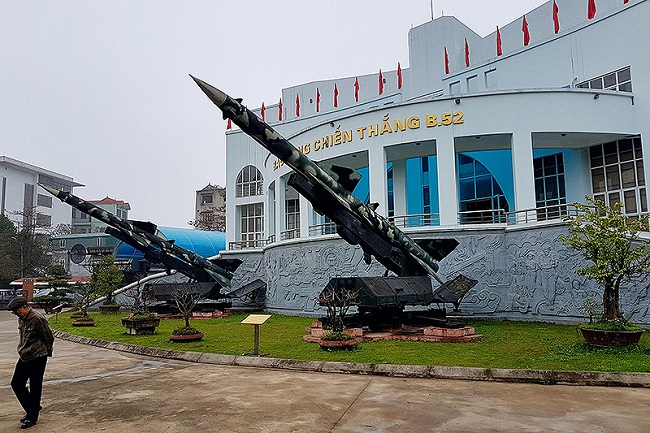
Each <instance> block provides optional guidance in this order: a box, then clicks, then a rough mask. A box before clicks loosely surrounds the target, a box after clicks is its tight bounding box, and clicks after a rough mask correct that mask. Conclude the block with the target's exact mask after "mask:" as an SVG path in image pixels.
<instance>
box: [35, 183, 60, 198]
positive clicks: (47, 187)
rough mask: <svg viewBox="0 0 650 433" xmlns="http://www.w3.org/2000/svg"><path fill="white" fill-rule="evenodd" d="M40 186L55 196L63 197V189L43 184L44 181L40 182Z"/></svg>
mask: <svg viewBox="0 0 650 433" xmlns="http://www.w3.org/2000/svg"><path fill="white" fill-rule="evenodd" d="M38 186H40V187H41V188H43V189H44V190H45V191H47V192H49V193H50V194H52V195H53V196H54V197H57V198H62V197H63V191H59V190H58V189H56V188H52V187H51V186H47V185H43V184H42V183H39V184H38Z"/></svg>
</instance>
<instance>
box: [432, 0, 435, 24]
mask: <svg viewBox="0 0 650 433" xmlns="http://www.w3.org/2000/svg"><path fill="white" fill-rule="evenodd" d="M434 18H435V15H434V13H433V0H431V21H433V20H434Z"/></svg>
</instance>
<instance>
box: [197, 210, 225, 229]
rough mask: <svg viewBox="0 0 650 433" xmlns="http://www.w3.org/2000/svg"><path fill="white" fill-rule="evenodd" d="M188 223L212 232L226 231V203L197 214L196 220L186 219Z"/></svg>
mask: <svg viewBox="0 0 650 433" xmlns="http://www.w3.org/2000/svg"><path fill="white" fill-rule="evenodd" d="M188 224H189V225H191V226H193V227H194V228H196V229H198V230H208V231H213V232H225V231H226V205H225V204H223V205H221V206H219V207H210V208H208V209H206V210H203V211H202V212H201V213H200V214H199V219H198V220H191V221H188Z"/></svg>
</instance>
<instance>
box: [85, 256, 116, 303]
mask: <svg viewBox="0 0 650 433" xmlns="http://www.w3.org/2000/svg"><path fill="white" fill-rule="evenodd" d="M123 280H124V274H123V273H122V271H121V270H120V268H118V267H117V265H116V264H115V257H113V256H112V255H110V254H108V255H105V256H102V258H101V259H100V260H99V263H98V264H97V265H96V266H95V268H94V269H93V274H92V279H91V282H90V284H92V285H93V287H94V288H95V290H96V291H97V293H98V294H99V295H100V296H105V297H106V300H105V301H104V305H105V306H109V305H111V306H113V305H117V304H116V302H115V295H114V292H115V290H117V289H119V288H120V286H121V285H122V281H123Z"/></svg>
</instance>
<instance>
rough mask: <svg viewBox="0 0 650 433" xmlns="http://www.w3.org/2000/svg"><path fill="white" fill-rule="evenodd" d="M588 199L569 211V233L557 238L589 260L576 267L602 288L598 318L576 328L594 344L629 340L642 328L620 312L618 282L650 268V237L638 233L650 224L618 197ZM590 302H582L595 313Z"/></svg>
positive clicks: (635, 340) (628, 342)
mask: <svg viewBox="0 0 650 433" xmlns="http://www.w3.org/2000/svg"><path fill="white" fill-rule="evenodd" d="M587 201H588V203H589V205H584V204H580V203H576V204H575V207H576V208H577V209H578V213H577V214H576V215H567V216H565V217H564V220H565V221H566V222H567V223H568V224H569V233H568V236H560V237H559V238H558V239H559V240H560V241H561V242H562V243H564V244H565V245H567V246H569V247H571V248H573V249H575V250H576V251H578V252H580V253H581V254H582V255H583V256H584V258H585V259H586V260H587V261H588V262H590V264H588V265H586V266H584V267H582V268H580V269H578V270H577V273H578V275H584V276H586V277H588V278H590V279H592V280H594V281H595V282H596V283H598V284H599V285H600V286H601V287H602V289H603V297H602V314H601V315H600V318H599V319H598V320H597V321H595V322H594V321H593V320H591V319H590V322H591V323H589V324H585V325H582V326H581V327H580V330H581V332H582V334H583V336H584V337H585V339H586V340H587V343H588V344H590V345H592V346H598V347H602V346H628V345H633V344H636V343H638V341H639V338H640V337H641V334H642V332H643V330H642V329H641V328H640V327H638V326H634V325H632V324H630V323H629V322H628V321H627V320H626V319H625V317H624V316H623V311H622V310H621V301H620V287H621V283H623V282H624V281H630V280H631V278H632V277H634V276H637V275H640V274H642V273H644V272H647V271H648V269H650V241H648V240H646V241H643V242H641V241H640V240H639V233H640V232H642V231H647V230H648V215H642V216H640V217H639V218H629V217H627V216H625V215H624V214H623V211H622V207H623V205H622V204H621V203H616V204H614V205H613V206H607V205H606V204H605V203H604V202H603V201H601V200H596V199H593V198H590V197H587ZM595 307H596V306H595V305H594V304H593V302H590V305H588V306H586V307H585V311H587V313H588V314H589V316H590V318H591V317H592V316H594V314H595V313H594V311H596V310H595V309H594V308H595Z"/></svg>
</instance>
